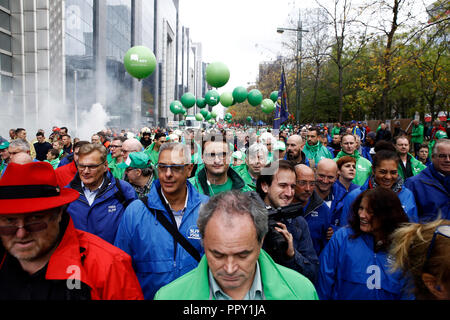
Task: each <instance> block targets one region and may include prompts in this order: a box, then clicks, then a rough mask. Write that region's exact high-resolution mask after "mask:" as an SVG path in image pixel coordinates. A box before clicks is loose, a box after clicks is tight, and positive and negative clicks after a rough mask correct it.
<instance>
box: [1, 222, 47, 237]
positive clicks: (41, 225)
mask: <svg viewBox="0 0 450 320" xmlns="http://www.w3.org/2000/svg"><path fill="white" fill-rule="evenodd" d="M47 227H48V225H47V223H46V222H34V223H29V224H26V225H23V226H0V235H1V236H13V235H15V234H16V233H17V230H19V229H22V228H23V229H25V230H26V231H27V232H38V231H42V230H44V229H47Z"/></svg>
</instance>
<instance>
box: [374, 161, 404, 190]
mask: <svg viewBox="0 0 450 320" xmlns="http://www.w3.org/2000/svg"><path fill="white" fill-rule="evenodd" d="M374 174H375V182H376V183H378V184H379V185H380V187H382V188H385V189H391V188H392V186H393V185H394V183H395V182H396V181H397V178H398V170H397V163H396V162H395V161H394V160H383V161H381V162H380V164H379V165H378V167H377V168H375V172H374Z"/></svg>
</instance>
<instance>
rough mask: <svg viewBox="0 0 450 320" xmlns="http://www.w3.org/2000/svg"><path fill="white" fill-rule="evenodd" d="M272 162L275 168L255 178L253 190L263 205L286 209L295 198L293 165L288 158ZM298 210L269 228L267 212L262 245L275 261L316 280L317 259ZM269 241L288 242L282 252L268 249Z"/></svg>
mask: <svg viewBox="0 0 450 320" xmlns="http://www.w3.org/2000/svg"><path fill="white" fill-rule="evenodd" d="M274 165H275V166H276V168H277V169H276V171H275V172H273V174H264V172H262V173H261V175H260V176H259V177H258V180H257V182H256V191H257V193H258V194H259V196H260V198H261V199H262V200H263V201H264V203H265V204H266V207H267V206H269V207H270V208H273V209H277V208H280V207H281V208H286V206H288V205H290V204H291V202H292V200H293V199H294V193H295V183H296V174H295V169H294V165H293V163H292V162H290V161H287V160H279V161H277V162H275V163H274V164H272V166H274ZM267 168H268V167H266V169H267ZM270 208H269V209H270ZM301 210H302V209H301ZM269 211H271V210H269ZM281 211H282V210H281ZM300 213H301V212H299V214H298V216H296V217H295V218H291V217H289V218H281V219H279V220H277V221H276V224H277V225H278V227H272V228H271V227H270V224H271V220H272V219H271V215H269V233H268V234H267V236H266V239H265V241H264V245H263V248H264V250H266V251H267V252H268V253H269V254H270V255H271V256H272V258H273V259H274V260H275V262H277V263H279V264H281V265H283V266H285V267H288V268H291V269H294V270H296V271H298V272H300V273H301V274H303V275H304V276H306V277H307V278H308V279H310V280H311V281H312V282H313V283H315V280H316V277H317V272H318V268H319V266H318V263H319V262H318V261H319V260H318V258H317V254H316V252H315V250H314V247H313V244H312V240H311V236H310V233H309V229H308V224H307V222H306V220H305V219H304V218H303V217H301V216H300ZM273 230H275V231H276V232H274V231H273ZM277 235H278V236H279V235H282V237H283V238H280V239H278V240H276V239H274V238H276V237H277ZM271 240H272V241H273V242H275V241H278V242H279V243H280V246H278V248H280V247H281V246H282V245H283V242H284V243H285V244H286V242H287V250H286V251H284V252H277V250H275V251H274V250H270V249H269V248H268V245H267V244H268V241H271Z"/></svg>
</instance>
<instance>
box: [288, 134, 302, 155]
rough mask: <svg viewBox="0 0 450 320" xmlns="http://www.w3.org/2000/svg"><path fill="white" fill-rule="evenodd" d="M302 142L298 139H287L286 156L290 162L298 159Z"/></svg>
mask: <svg viewBox="0 0 450 320" xmlns="http://www.w3.org/2000/svg"><path fill="white" fill-rule="evenodd" d="M301 142H302V141H301V140H300V138H299V137H289V138H288V139H287V143H286V154H287V158H288V159H290V160H294V159H298V158H299V156H300V154H301V152H302V147H303V146H302V143H301Z"/></svg>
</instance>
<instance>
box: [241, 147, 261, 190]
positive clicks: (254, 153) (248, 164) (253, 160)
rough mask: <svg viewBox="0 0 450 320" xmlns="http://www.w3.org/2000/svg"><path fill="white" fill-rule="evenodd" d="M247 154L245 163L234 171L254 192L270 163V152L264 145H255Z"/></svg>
mask: <svg viewBox="0 0 450 320" xmlns="http://www.w3.org/2000/svg"><path fill="white" fill-rule="evenodd" d="M246 153H247V155H246V157H245V163H243V164H241V165H240V166H237V167H235V168H234V170H235V171H236V172H237V173H238V174H239V175H240V176H241V178H242V179H244V181H245V183H246V184H247V185H248V186H249V187H250V188H251V189H252V190H256V180H257V179H258V177H259V175H260V174H261V170H262V169H263V168H264V167H265V166H266V164H267V163H268V160H267V155H268V150H267V148H266V146H265V145H263V144H262V143H254V144H252V145H251V146H250V147H249V148H248V150H247V152H246Z"/></svg>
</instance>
